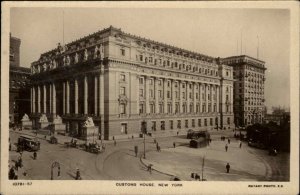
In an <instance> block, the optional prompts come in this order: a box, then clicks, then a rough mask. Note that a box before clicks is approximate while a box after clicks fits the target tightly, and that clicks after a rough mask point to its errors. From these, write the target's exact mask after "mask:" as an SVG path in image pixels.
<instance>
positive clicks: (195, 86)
mask: <svg viewBox="0 0 300 195" xmlns="http://www.w3.org/2000/svg"><path fill="white" fill-rule="evenodd" d="M193 86H194V87H193V89H194V90H193V94H194V100H193V102H194V112H196V110H197V109H196V107H197V103H198V102H197V98H196V92H197V93H198V91H197V87H199V85H198V83H194V85H193ZM198 97H199V93H198Z"/></svg>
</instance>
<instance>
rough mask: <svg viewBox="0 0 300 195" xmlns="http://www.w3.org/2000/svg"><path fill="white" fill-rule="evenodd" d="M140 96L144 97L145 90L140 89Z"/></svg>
mask: <svg viewBox="0 0 300 195" xmlns="http://www.w3.org/2000/svg"><path fill="white" fill-rule="evenodd" d="M140 97H144V90H143V89H140Z"/></svg>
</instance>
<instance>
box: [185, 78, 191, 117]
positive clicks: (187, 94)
mask: <svg viewBox="0 0 300 195" xmlns="http://www.w3.org/2000/svg"><path fill="white" fill-rule="evenodd" d="M190 84H191V82H187V84H186V99H187V101H186V104H187V106H186V110H187V113H190V112H191V110H190V102H191V101H190V100H191V99H190V91H191V90H190Z"/></svg>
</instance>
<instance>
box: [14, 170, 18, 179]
mask: <svg viewBox="0 0 300 195" xmlns="http://www.w3.org/2000/svg"><path fill="white" fill-rule="evenodd" d="M14 180H18V172H17V171H15V177H14Z"/></svg>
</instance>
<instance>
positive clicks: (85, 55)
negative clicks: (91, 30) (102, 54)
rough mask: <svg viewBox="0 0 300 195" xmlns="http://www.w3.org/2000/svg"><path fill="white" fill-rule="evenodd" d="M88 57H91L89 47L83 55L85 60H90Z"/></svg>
mask: <svg viewBox="0 0 300 195" xmlns="http://www.w3.org/2000/svg"><path fill="white" fill-rule="evenodd" d="M88 57H89V54H88V51H87V49H85V50H84V56H83V59H84V61H86V60H88Z"/></svg>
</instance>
